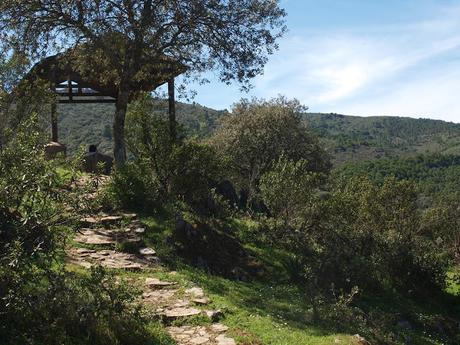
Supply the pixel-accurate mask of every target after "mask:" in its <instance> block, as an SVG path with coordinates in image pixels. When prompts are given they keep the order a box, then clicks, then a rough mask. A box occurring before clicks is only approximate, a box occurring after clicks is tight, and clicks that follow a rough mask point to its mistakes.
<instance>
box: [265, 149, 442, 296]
mask: <svg viewBox="0 0 460 345" xmlns="http://www.w3.org/2000/svg"><path fill="white" fill-rule="evenodd" d="M304 164H305V163H302V162H300V161H299V162H294V161H292V160H286V159H284V158H282V159H280V160H279V161H278V163H276V165H275V168H274V170H273V171H271V172H269V173H267V174H265V175H264V176H263V177H262V183H261V191H262V196H263V199H264V202H266V204H267V205H268V207H269V209H270V212H271V213H272V215H273V216H274V218H272V219H271V220H269V222H268V223H269V225H270V228H271V229H272V234H273V236H274V239H275V241H276V243H278V245H281V246H283V247H284V248H285V249H287V250H288V251H290V252H291V253H292V254H293V255H295V257H296V266H298V267H302V276H303V280H304V285H305V286H306V287H307V290H308V294H310V295H317V294H322V295H324V294H325V293H326V295H327V293H328V291H330V288H331V286H335V288H337V289H339V290H342V289H343V290H344V291H350V289H352V288H353V287H354V286H359V288H360V289H364V290H366V289H367V290H369V289H373V288H379V289H382V288H383V289H385V288H393V289H396V290H398V291H400V292H403V293H406V294H407V293H417V294H429V293H434V292H440V291H441V289H442V288H443V287H444V285H445V277H446V270H447V268H448V265H447V264H448V262H447V260H446V258H445V256H443V255H442V254H439V248H438V246H437V245H436V243H435V242H434V241H433V240H432V236H431V235H429V234H427V233H422V231H421V230H422V224H423V217H422V212H421V211H420V210H419V209H418V208H417V193H416V191H415V188H414V185H413V184H412V183H410V182H407V181H397V180H396V179H393V178H389V179H387V180H386V181H385V182H384V184H383V185H382V186H377V185H375V184H373V183H372V182H371V181H370V180H369V179H367V178H356V179H351V180H348V181H346V182H344V183H337V184H335V186H333V187H332V189H331V190H330V192H329V193H325V192H323V191H321V190H320V189H319V188H318V187H319V184H318V180H317V179H315V175H312V173H311V172H309V171H308V170H306V169H304V167H303V165H304ZM323 188H324V186H323ZM293 279H295V280H298V279H299V276H298V274H296V275H295V276H293Z"/></svg>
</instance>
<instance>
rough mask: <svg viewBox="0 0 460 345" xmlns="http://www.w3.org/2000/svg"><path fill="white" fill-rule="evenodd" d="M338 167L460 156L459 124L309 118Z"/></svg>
mask: <svg viewBox="0 0 460 345" xmlns="http://www.w3.org/2000/svg"><path fill="white" fill-rule="evenodd" d="M306 122H307V123H308V125H309V126H310V127H311V128H313V130H314V132H315V133H316V134H317V135H318V136H319V137H321V138H322V139H323V140H324V141H325V143H326V146H327V148H328V149H329V151H330V153H331V154H332V156H333V158H334V162H335V163H336V165H341V164H342V163H344V162H350V161H354V162H356V161H362V160H370V159H375V158H383V157H385V158H396V157H409V156H415V155H417V154H427V153H443V154H460V124H455V123H449V122H444V121H439V120H429V119H413V118H407V117H390V116H378V117H358V116H346V115H339V114H318V113H315V114H314V113H310V114H308V115H306Z"/></svg>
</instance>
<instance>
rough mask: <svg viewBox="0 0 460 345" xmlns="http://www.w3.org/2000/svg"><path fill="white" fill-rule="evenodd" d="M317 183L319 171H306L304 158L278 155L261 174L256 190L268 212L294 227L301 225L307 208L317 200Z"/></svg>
mask: <svg viewBox="0 0 460 345" xmlns="http://www.w3.org/2000/svg"><path fill="white" fill-rule="evenodd" d="M321 182H322V178H321V175H320V174H319V173H315V172H311V171H309V163H308V161H306V160H304V159H300V160H298V161H293V160H290V159H288V158H286V157H285V156H284V155H282V156H281V157H280V158H279V160H278V161H277V162H276V163H275V165H274V167H273V170H271V171H269V172H267V173H266V174H264V175H263V176H262V178H261V181H260V191H261V196H262V198H263V200H264V202H265V204H266V205H267V206H268V208H269V209H270V211H271V212H272V214H273V215H274V216H275V217H277V218H279V219H282V220H283V222H284V224H285V225H286V226H293V227H295V226H301V224H302V223H303V222H304V219H305V216H306V212H308V211H307V209H309V208H311V207H313V204H314V203H316V202H317V201H318V200H317V197H318V190H319V187H320V185H321Z"/></svg>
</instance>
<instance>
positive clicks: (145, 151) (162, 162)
mask: <svg viewBox="0 0 460 345" xmlns="http://www.w3.org/2000/svg"><path fill="white" fill-rule="evenodd" d="M152 107H153V105H152V103H151V100H150V99H149V98H148V97H147V98H144V99H141V100H140V101H139V102H137V103H135V104H134V105H133V107H132V108H131V109H130V112H129V116H128V126H127V133H128V134H127V141H128V147H129V149H130V151H131V153H132V155H133V159H132V161H131V162H129V163H127V164H126V165H125V166H124V167H121V168H119V169H117V170H116V171H115V173H114V175H113V179H112V183H111V184H110V186H109V189H108V194H109V195H111V196H112V197H113V199H114V200H115V204H118V205H119V206H123V207H125V208H135V209H149V208H150V209H151V208H152V207H155V205H159V204H163V203H165V202H167V201H174V200H179V201H183V202H185V203H186V204H187V205H188V206H190V207H192V208H193V209H194V210H195V211H199V212H208V211H209V209H210V208H213V204H214V203H213V202H212V199H213V198H212V191H211V190H212V188H213V187H215V186H216V184H217V182H218V181H219V179H220V176H221V164H220V162H219V160H218V159H217V158H216V154H215V152H214V150H213V149H212V148H211V147H210V146H207V145H204V144H200V143H198V142H194V141H184V140H182V141H180V142H178V143H171V139H170V136H169V125H168V122H167V121H165V120H164V119H163V118H162V117H161V115H159V114H157V113H155V112H154V111H153V109H152Z"/></svg>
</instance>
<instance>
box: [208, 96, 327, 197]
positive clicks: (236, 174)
mask: <svg viewBox="0 0 460 345" xmlns="http://www.w3.org/2000/svg"><path fill="white" fill-rule="evenodd" d="M303 112H305V108H304V107H302V106H301V105H300V103H299V102H298V101H297V100H292V101H291V100H287V99H285V98H283V97H279V98H275V99H271V100H268V101H266V100H258V99H254V100H252V101H247V100H242V101H241V102H240V103H237V104H236V105H234V108H233V112H232V114H231V115H230V116H226V117H224V118H223V121H222V124H221V126H220V128H219V129H218V130H217V131H216V133H215V135H214V136H213V137H212V138H211V140H210V142H211V144H212V145H213V146H214V147H215V148H216V150H217V152H218V153H219V154H220V155H221V156H222V157H223V160H224V161H226V162H227V165H228V171H227V173H228V174H229V175H230V176H229V177H230V179H231V180H232V181H233V182H234V183H235V184H236V185H237V186H238V187H239V188H242V189H245V190H247V191H248V192H249V197H250V198H251V197H254V196H255V195H256V194H257V192H258V186H259V180H260V178H261V177H262V175H263V174H264V173H266V172H268V171H270V170H271V169H272V167H273V163H274V162H276V161H277V160H278V158H279V157H280V156H281V155H283V154H284V155H285V156H286V158H289V159H292V160H294V161H297V160H300V159H304V160H305V163H306V165H307V169H308V170H309V171H315V172H328V171H329V169H330V163H329V159H328V157H327V155H326V153H325V152H324V151H323V150H322V148H321V147H320V144H319V142H318V140H317V138H316V137H315V136H313V135H312V134H311V133H310V132H309V130H308V128H307V127H306V126H305V125H304V123H303V122H302V118H301V115H302V113H303Z"/></svg>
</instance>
